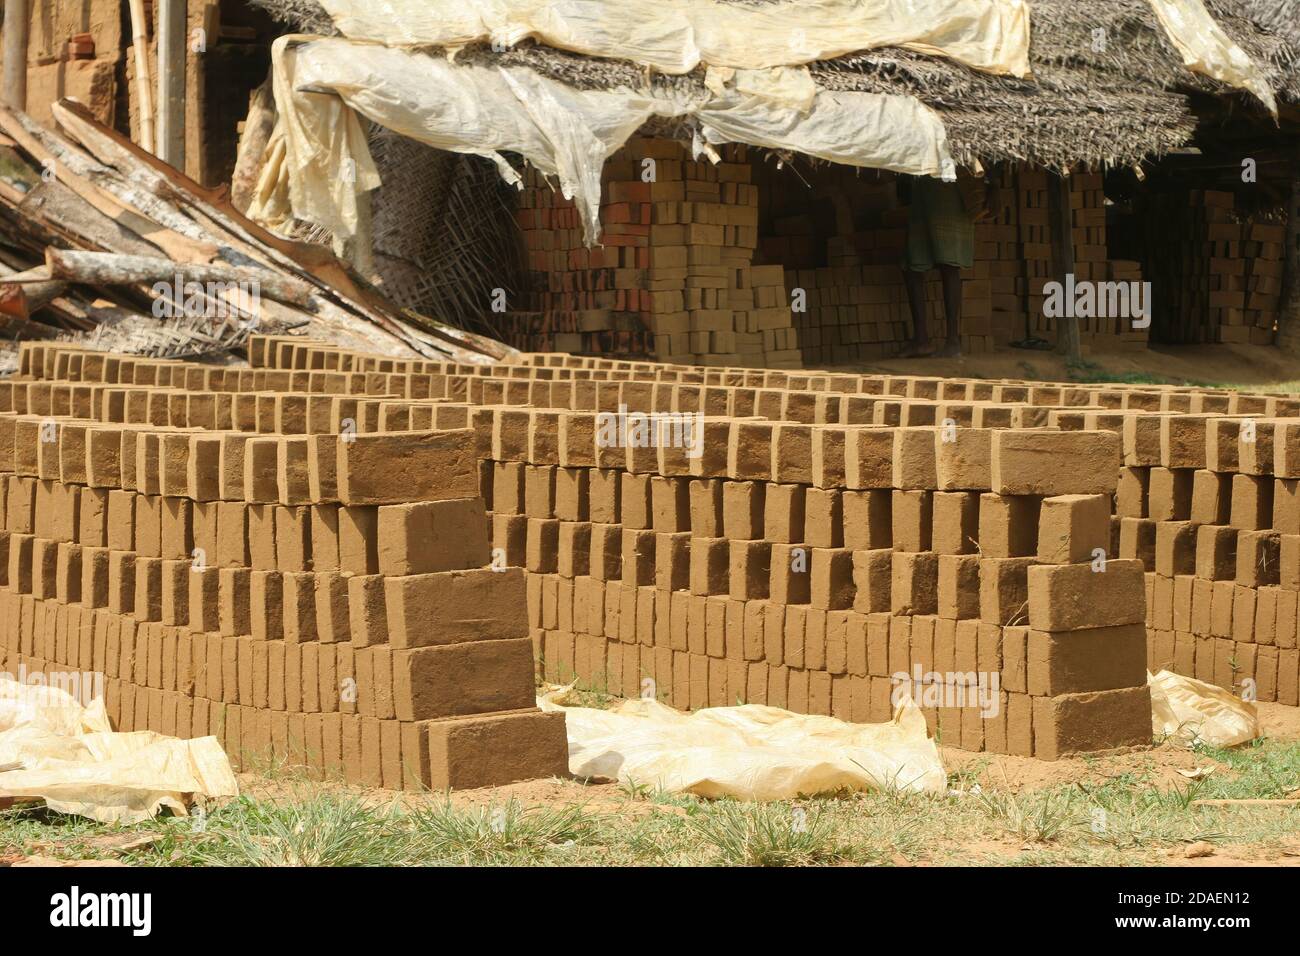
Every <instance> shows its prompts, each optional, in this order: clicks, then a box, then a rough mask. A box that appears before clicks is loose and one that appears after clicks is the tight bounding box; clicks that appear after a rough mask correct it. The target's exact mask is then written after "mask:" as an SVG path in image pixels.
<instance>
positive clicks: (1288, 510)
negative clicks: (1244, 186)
mask: <svg viewBox="0 0 1300 956" xmlns="http://www.w3.org/2000/svg"><path fill="white" fill-rule="evenodd" d="M83 494H84V492H83ZM1218 523H1219V524H1227V521H1226V520H1225V521H1221V522H1218ZM1273 530H1274V531H1278V532H1280V533H1282V534H1300V480H1296V479H1293V478H1278V479H1277V480H1276V481H1274V482H1273Z"/></svg>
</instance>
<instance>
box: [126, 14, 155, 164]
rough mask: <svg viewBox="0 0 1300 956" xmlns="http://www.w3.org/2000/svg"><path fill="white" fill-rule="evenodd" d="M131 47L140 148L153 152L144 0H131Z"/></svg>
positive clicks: (147, 38) (151, 95) (151, 104)
mask: <svg viewBox="0 0 1300 956" xmlns="http://www.w3.org/2000/svg"><path fill="white" fill-rule="evenodd" d="M130 6H131V49H132V50H133V51H134V54H135V95H136V104H137V105H138V106H139V107H140V148H141V149H143V150H144V151H145V152H148V153H152V152H153V143H154V139H153V92H152V91H151V90H150V88H149V87H150V73H149V28H148V24H147V23H146V22H145V18H144V0H131V2H130Z"/></svg>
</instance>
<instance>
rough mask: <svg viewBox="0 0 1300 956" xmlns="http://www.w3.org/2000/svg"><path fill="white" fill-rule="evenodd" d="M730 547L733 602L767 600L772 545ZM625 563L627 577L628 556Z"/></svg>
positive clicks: (738, 543)
mask: <svg viewBox="0 0 1300 956" xmlns="http://www.w3.org/2000/svg"><path fill="white" fill-rule="evenodd" d="M728 547H729V560H728V586H729V593H730V595H731V598H732V600H735V601H749V600H759V599H766V598H767V597H768V593H769V592H768V588H769V585H770V577H771V550H772V549H771V544H770V543H769V542H767V541H736V540H733V541H730V542H729V543H728ZM623 563H624V569H625V571H624V575H625V577H626V566H627V558H626V555H625V556H624V561H623Z"/></svg>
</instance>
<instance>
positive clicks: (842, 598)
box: [810, 548, 854, 611]
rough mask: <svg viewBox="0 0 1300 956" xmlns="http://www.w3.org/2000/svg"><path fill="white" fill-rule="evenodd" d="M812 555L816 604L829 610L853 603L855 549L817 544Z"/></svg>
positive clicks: (850, 605) (816, 606)
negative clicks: (819, 545) (824, 546)
mask: <svg viewBox="0 0 1300 956" xmlns="http://www.w3.org/2000/svg"><path fill="white" fill-rule="evenodd" d="M811 556H812V575H811V576H812V593H811V600H810V603H811V604H812V606H813V607H814V608H817V609H820V610H827V611H838V610H847V609H848V608H851V607H853V604H854V586H853V552H852V551H849V550H848V549H846V548H813V549H811Z"/></svg>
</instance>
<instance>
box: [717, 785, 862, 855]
mask: <svg viewBox="0 0 1300 956" xmlns="http://www.w3.org/2000/svg"><path fill="white" fill-rule="evenodd" d="M695 828H696V832H697V833H698V834H699V836H700V838H701V839H703V840H704V842H705V843H706V844H708V845H709V846H710V847H712V848H713V849H714V851H715V852H716V853H717V856H718V859H719V861H720V862H722V863H723V864H726V865H729V866H814V865H816V864H819V863H843V862H851V861H852V860H853V859H854V857H855V854H854V852H853V849H852V848H851V847H849V846H846V845H844V844H842V843H841V842H840V840H839V834H838V833H837V832H836V828H835V827H834V826H833V825H832V823H831V820H830V817H829V816H828V815H826V814H824V812H823V807H822V806H821V805H819V804H813V805H811V806H808V807H805V806H801V805H794V806H792V805H790V804H786V803H757V804H741V803H736V802H733V801H730V800H724V801H721V802H720V803H718V804H717V805H716V806H714V807H713V808H712V809H711V810H710V811H709V812H708V813H706V814H703V815H702V816H701V817H699V818H698V819H697V820H696V821H695Z"/></svg>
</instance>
